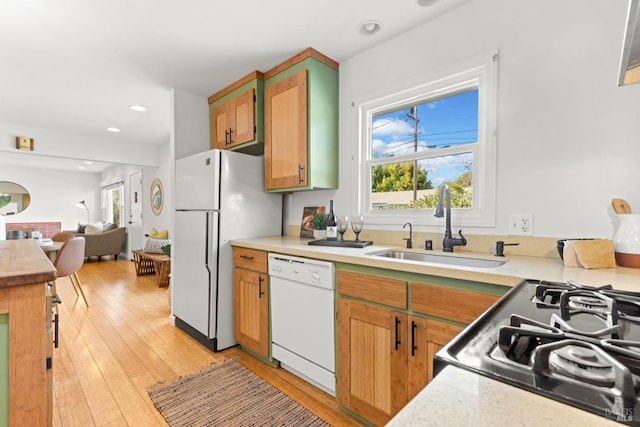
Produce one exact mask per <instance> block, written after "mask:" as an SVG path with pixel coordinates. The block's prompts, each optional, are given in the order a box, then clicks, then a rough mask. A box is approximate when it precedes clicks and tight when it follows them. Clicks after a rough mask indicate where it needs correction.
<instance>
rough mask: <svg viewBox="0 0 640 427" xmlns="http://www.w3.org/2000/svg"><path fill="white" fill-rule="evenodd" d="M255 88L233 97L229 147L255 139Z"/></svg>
mask: <svg viewBox="0 0 640 427" xmlns="http://www.w3.org/2000/svg"><path fill="white" fill-rule="evenodd" d="M254 99H255V96H254V93H253V89H250V90H248V91H246V92H244V93H243V94H242V95H238V96H237V97H235V98H234V99H233V105H232V108H233V116H232V118H233V120H232V122H231V123H232V126H231V137H230V142H229V147H233V146H236V145H240V144H244V143H245V142H249V141H253V140H254V139H255V135H256V132H255V129H256V128H255V126H256V114H255V112H256V109H255V101H254Z"/></svg>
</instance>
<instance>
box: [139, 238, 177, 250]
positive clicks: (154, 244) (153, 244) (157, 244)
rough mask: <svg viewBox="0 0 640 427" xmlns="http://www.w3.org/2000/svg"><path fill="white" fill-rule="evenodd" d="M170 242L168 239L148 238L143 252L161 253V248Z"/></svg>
mask: <svg viewBox="0 0 640 427" xmlns="http://www.w3.org/2000/svg"><path fill="white" fill-rule="evenodd" d="M169 244H171V240H168V239H152V238H148V239H147V242H146V243H145V244H144V252H146V253H148V254H162V253H164V252H163V251H162V248H163V247H164V246H167V245H169Z"/></svg>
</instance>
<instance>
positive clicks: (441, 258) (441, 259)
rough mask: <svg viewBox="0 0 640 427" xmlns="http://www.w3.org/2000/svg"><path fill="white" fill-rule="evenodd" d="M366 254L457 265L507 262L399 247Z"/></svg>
mask: <svg viewBox="0 0 640 427" xmlns="http://www.w3.org/2000/svg"><path fill="white" fill-rule="evenodd" d="M367 255H372V256H378V257H383V258H392V259H404V260H407V261H418V262H426V263H431V264H446V265H458V266H464V267H476V268H495V267H500V266H501V265H503V264H504V263H506V262H507V260H506V259H485V258H469V257H461V256H451V255H437V254H427V253H424V252H411V251H403V250H399V249H385V250H382V251H377V252H369V253H368V254H367Z"/></svg>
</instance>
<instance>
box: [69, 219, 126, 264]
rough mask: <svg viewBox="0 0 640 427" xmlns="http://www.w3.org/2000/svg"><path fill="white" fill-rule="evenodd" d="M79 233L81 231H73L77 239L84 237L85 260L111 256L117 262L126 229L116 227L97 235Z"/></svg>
mask: <svg viewBox="0 0 640 427" xmlns="http://www.w3.org/2000/svg"><path fill="white" fill-rule="evenodd" d="M79 231H81V230H75V231H73V233H74V234H75V235H76V236H77V237H84V240H85V246H84V256H85V258H89V257H96V256H97V257H98V258H100V257H102V256H106V255H113V256H114V257H115V259H116V260H117V259H118V255H119V254H120V253H121V252H122V246H123V244H124V240H125V238H126V232H127V229H126V228H125V227H116V228H113V229H110V230H107V231H102V232H98V233H81V232H79ZM82 231H84V230H82Z"/></svg>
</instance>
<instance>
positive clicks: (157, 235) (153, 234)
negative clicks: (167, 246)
mask: <svg viewBox="0 0 640 427" xmlns="http://www.w3.org/2000/svg"><path fill="white" fill-rule="evenodd" d="M149 237H150V238H152V239H163V240H166V239H168V238H169V231H168V230H162V231H158V230H156V229H155V228H152V229H151V231H150V232H149Z"/></svg>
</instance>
